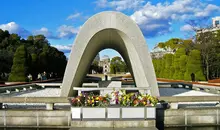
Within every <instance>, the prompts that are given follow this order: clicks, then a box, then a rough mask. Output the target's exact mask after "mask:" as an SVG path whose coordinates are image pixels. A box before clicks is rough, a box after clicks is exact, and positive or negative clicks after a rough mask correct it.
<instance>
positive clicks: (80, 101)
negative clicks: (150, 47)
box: [69, 93, 111, 107]
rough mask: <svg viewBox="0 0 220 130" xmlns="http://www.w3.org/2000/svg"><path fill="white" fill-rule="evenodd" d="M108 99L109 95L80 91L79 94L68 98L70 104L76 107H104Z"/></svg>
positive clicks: (108, 101)
mask: <svg viewBox="0 0 220 130" xmlns="http://www.w3.org/2000/svg"><path fill="white" fill-rule="evenodd" d="M110 100H111V99H110V97H109V95H105V96H101V95H94V94H93V93H89V94H88V93H81V94H80V95H79V96H77V97H75V98H70V99H69V101H70V104H71V105H72V106H76V107H81V106H88V107H106V106H108V105H109V104H110Z"/></svg>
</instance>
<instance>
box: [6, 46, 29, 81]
mask: <svg viewBox="0 0 220 130" xmlns="http://www.w3.org/2000/svg"><path fill="white" fill-rule="evenodd" d="M27 69H28V67H27V51H26V48H25V46H24V45H21V46H20V47H18V48H17V50H16V52H15V54H14V59H13V66H12V68H11V73H10V75H9V81H12V82H17V81H26V75H27Z"/></svg>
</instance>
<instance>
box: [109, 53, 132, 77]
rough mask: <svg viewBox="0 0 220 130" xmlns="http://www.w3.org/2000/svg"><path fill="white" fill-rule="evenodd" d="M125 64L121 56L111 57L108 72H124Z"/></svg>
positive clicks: (125, 69)
mask: <svg viewBox="0 0 220 130" xmlns="http://www.w3.org/2000/svg"><path fill="white" fill-rule="evenodd" d="M127 70H128V69H127V66H126V63H125V62H124V61H122V59H121V57H118V56H116V57H113V58H112V59H111V63H110V72H111V73H113V74H116V73H117V72H126V71H127Z"/></svg>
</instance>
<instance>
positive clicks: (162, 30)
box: [131, 0, 220, 37]
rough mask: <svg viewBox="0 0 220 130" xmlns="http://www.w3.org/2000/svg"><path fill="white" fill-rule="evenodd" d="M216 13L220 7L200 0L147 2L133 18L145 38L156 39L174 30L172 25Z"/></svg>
mask: <svg viewBox="0 0 220 130" xmlns="http://www.w3.org/2000/svg"><path fill="white" fill-rule="evenodd" d="M214 12H220V7H219V6H216V5H212V4H207V3H202V2H201V1H200V0H175V1H174V2H172V3H168V2H164V3H157V4H156V5H153V4H151V2H147V3H146V4H145V5H144V6H143V7H142V8H140V9H139V10H137V11H135V12H134V13H133V14H132V15H131V18H132V19H133V20H134V21H135V22H136V23H137V24H138V25H139V27H140V28H141V29H142V31H143V33H144V35H145V36H147V37H154V36H157V35H163V34H166V33H169V32H170V31H171V30H172V28H171V24H170V23H173V22H176V21H178V22H181V21H183V20H187V19H190V18H195V16H196V17H201V16H209V15H210V14H211V13H214Z"/></svg>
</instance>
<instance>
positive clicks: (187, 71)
mask: <svg viewBox="0 0 220 130" xmlns="http://www.w3.org/2000/svg"><path fill="white" fill-rule="evenodd" d="M197 46H198V45H195V43H193V41H192V40H182V39H176V38H173V39H170V40H168V41H167V42H165V43H159V44H158V47H160V48H164V49H165V50H167V49H169V51H170V50H171V52H173V53H174V54H172V53H168V54H165V55H164V56H163V57H162V58H161V59H153V64H154V68H155V72H156V76H157V77H158V78H167V79H176V80H191V73H194V74H195V76H196V80H205V77H204V74H203V73H204V72H203V68H202V59H201V53H200V51H199V50H196V49H195V48H197ZM219 47H220V46H219ZM216 48H217V47H216ZM219 50H220V49H219ZM219 56H220V55H219ZM216 57H217V56H216ZM216 61H217V59H216ZM219 61H220V60H219Z"/></svg>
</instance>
